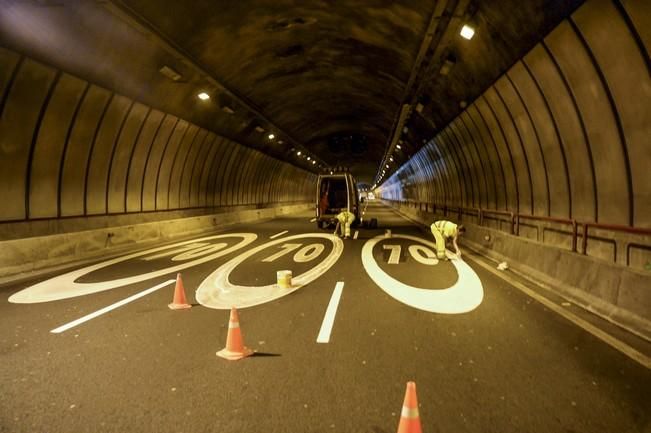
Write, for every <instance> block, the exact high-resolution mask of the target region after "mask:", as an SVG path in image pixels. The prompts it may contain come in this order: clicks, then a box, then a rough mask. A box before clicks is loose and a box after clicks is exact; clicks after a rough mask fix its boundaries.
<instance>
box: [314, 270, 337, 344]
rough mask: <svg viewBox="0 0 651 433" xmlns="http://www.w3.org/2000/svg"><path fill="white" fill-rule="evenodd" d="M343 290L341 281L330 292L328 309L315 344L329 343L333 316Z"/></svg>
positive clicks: (333, 320)
mask: <svg viewBox="0 0 651 433" xmlns="http://www.w3.org/2000/svg"><path fill="white" fill-rule="evenodd" d="M343 290H344V283H343V281H339V282H337V285H336V286H335V290H334V291H333V292H332V297H331V298H330V303H329V304H328V309H327V310H326V313H325V317H323V323H322V324H321V330H320V331H319V336H318V337H317V338H316V342H317V343H329V342H330V333H331V332H332V326H333V325H334V323H335V316H336V315H337V307H338V306H339V300H340V299H341V293H342V292H343Z"/></svg>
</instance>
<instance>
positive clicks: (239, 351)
mask: <svg viewBox="0 0 651 433" xmlns="http://www.w3.org/2000/svg"><path fill="white" fill-rule="evenodd" d="M252 354H253V351H252V350H251V349H249V348H248V347H244V339H243V338H242V331H241V330H240V319H239V317H238V314H237V310H236V309H235V307H232V308H231V315H230V319H229V320H228V335H227V336H226V347H225V348H223V349H222V350H220V351H219V352H217V356H219V357H222V358H224V359H228V360H229V361H236V360H238V359H242V358H245V357H247V356H249V355H252Z"/></svg>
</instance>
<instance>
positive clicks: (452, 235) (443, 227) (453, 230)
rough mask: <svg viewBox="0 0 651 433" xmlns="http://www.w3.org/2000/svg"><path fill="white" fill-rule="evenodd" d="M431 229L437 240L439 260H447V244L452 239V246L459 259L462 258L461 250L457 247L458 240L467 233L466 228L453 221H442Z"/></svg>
mask: <svg viewBox="0 0 651 433" xmlns="http://www.w3.org/2000/svg"><path fill="white" fill-rule="evenodd" d="M430 229H431V230H432V234H433V235H434V239H435V240H436V257H437V258H438V259H439V260H445V259H446V256H445V242H446V241H448V240H450V239H452V245H453V246H454V250H455V253H456V254H457V257H461V250H459V245H457V238H458V237H459V235H460V234H462V233H464V232H465V231H466V228H465V227H464V226H462V225H456V224H455V223H453V222H452V221H445V220H441V221H436V222H435V223H434V224H432V225H431V226H430Z"/></svg>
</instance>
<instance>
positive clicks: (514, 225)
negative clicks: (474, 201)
mask: <svg viewBox="0 0 651 433" xmlns="http://www.w3.org/2000/svg"><path fill="white" fill-rule="evenodd" d="M391 201H397V202H398V203H400V204H404V203H408V202H409V200H391ZM413 203H414V205H415V207H418V208H419V209H421V207H420V206H421V204H422V203H423V202H417V201H416V200H414V201H413ZM427 205H428V203H425V206H426V207H425V209H427V208H428V207H427ZM431 205H432V212H436V209H437V208H438V209H443V215H447V214H448V211H450V210H455V211H456V213H457V216H458V218H459V219H461V215H462V214H463V212H466V213H469V212H473V213H471V215H474V213H476V214H477V216H478V218H479V225H483V222H484V216H485V215H504V216H508V217H509V220H510V223H511V234H512V235H515V236H520V220H521V219H523V220H534V221H546V222H554V223H559V224H567V225H571V226H572V251H573V252H577V244H578V235H579V233H578V231H579V230H578V227H579V226H582V229H583V230H582V233H581V234H582V237H583V238H582V243H581V253H582V254H584V255H585V254H586V252H587V249H588V229H589V228H595V229H602V230H611V231H618V232H624V233H631V234H635V235H642V236H643V235H648V236H651V228H648V229H647V228H641V227H631V226H622V225H617V224H603V223H597V222H582V221H577V220H576V219H568V218H558V217H551V216H542V215H527V214H520V213H516V212H512V211H502V210H497V209H482V208H469V207H462V206H448V205H446V204H444V205H443V206H441V205H440V204H437V203H431Z"/></svg>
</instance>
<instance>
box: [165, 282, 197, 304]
mask: <svg viewBox="0 0 651 433" xmlns="http://www.w3.org/2000/svg"><path fill="white" fill-rule="evenodd" d="M167 306H168V307H170V308H171V309H172V310H184V309H187V308H192V305H190V304H188V301H187V300H186V299H185V287H183V280H182V279H181V274H180V273H179V274H176V286H175V287H174V299H173V300H172V303H171V304H168V305H167Z"/></svg>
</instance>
